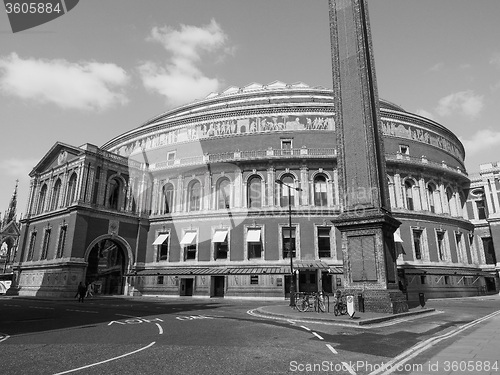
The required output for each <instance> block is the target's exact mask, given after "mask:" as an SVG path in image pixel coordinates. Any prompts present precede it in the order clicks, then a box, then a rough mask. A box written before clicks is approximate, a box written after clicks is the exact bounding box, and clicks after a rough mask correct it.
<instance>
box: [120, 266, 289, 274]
mask: <svg viewBox="0 0 500 375" xmlns="http://www.w3.org/2000/svg"><path fill="white" fill-rule="evenodd" d="M288 273H290V267H282V266H262V267H188V268H184V267H166V268H157V269H148V270H140V271H137V272H132V273H129V274H127V275H125V276H158V275H163V276H184V275H187V276H189V275H199V276H210V275H266V274H267V275H286V274H288Z"/></svg>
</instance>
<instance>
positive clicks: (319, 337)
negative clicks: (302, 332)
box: [312, 332, 324, 340]
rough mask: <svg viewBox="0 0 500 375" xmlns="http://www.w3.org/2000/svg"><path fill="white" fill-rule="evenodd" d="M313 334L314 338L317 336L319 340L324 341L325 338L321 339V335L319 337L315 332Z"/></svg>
mask: <svg viewBox="0 0 500 375" xmlns="http://www.w3.org/2000/svg"><path fill="white" fill-rule="evenodd" d="M312 334H313V335H314V336H316V337H317V338H318V339H320V340H324V338H323V337H321V336H320V335H318V334H317V333H316V332H313V333H312Z"/></svg>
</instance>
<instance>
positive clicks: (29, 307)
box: [28, 306, 54, 310]
mask: <svg viewBox="0 0 500 375" xmlns="http://www.w3.org/2000/svg"><path fill="white" fill-rule="evenodd" d="M28 309H39V310H54V308H53V307H42V306H28Z"/></svg>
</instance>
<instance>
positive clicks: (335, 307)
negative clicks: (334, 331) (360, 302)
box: [333, 304, 340, 316]
mask: <svg viewBox="0 0 500 375" xmlns="http://www.w3.org/2000/svg"><path fill="white" fill-rule="evenodd" d="M333 313H334V314H335V316H338V315H339V314H340V310H339V307H338V305H337V304H335V306H333Z"/></svg>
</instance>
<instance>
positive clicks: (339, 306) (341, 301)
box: [333, 290, 347, 316]
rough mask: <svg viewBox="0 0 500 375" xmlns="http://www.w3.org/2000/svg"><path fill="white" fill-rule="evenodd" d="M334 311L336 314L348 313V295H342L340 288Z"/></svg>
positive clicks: (336, 295) (336, 296)
mask: <svg viewBox="0 0 500 375" xmlns="http://www.w3.org/2000/svg"><path fill="white" fill-rule="evenodd" d="M333 313H334V314H335V316H338V315H346V314H347V302H346V297H345V296H343V295H342V292H341V291H340V290H337V292H336V293H335V304H334V305H333Z"/></svg>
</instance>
